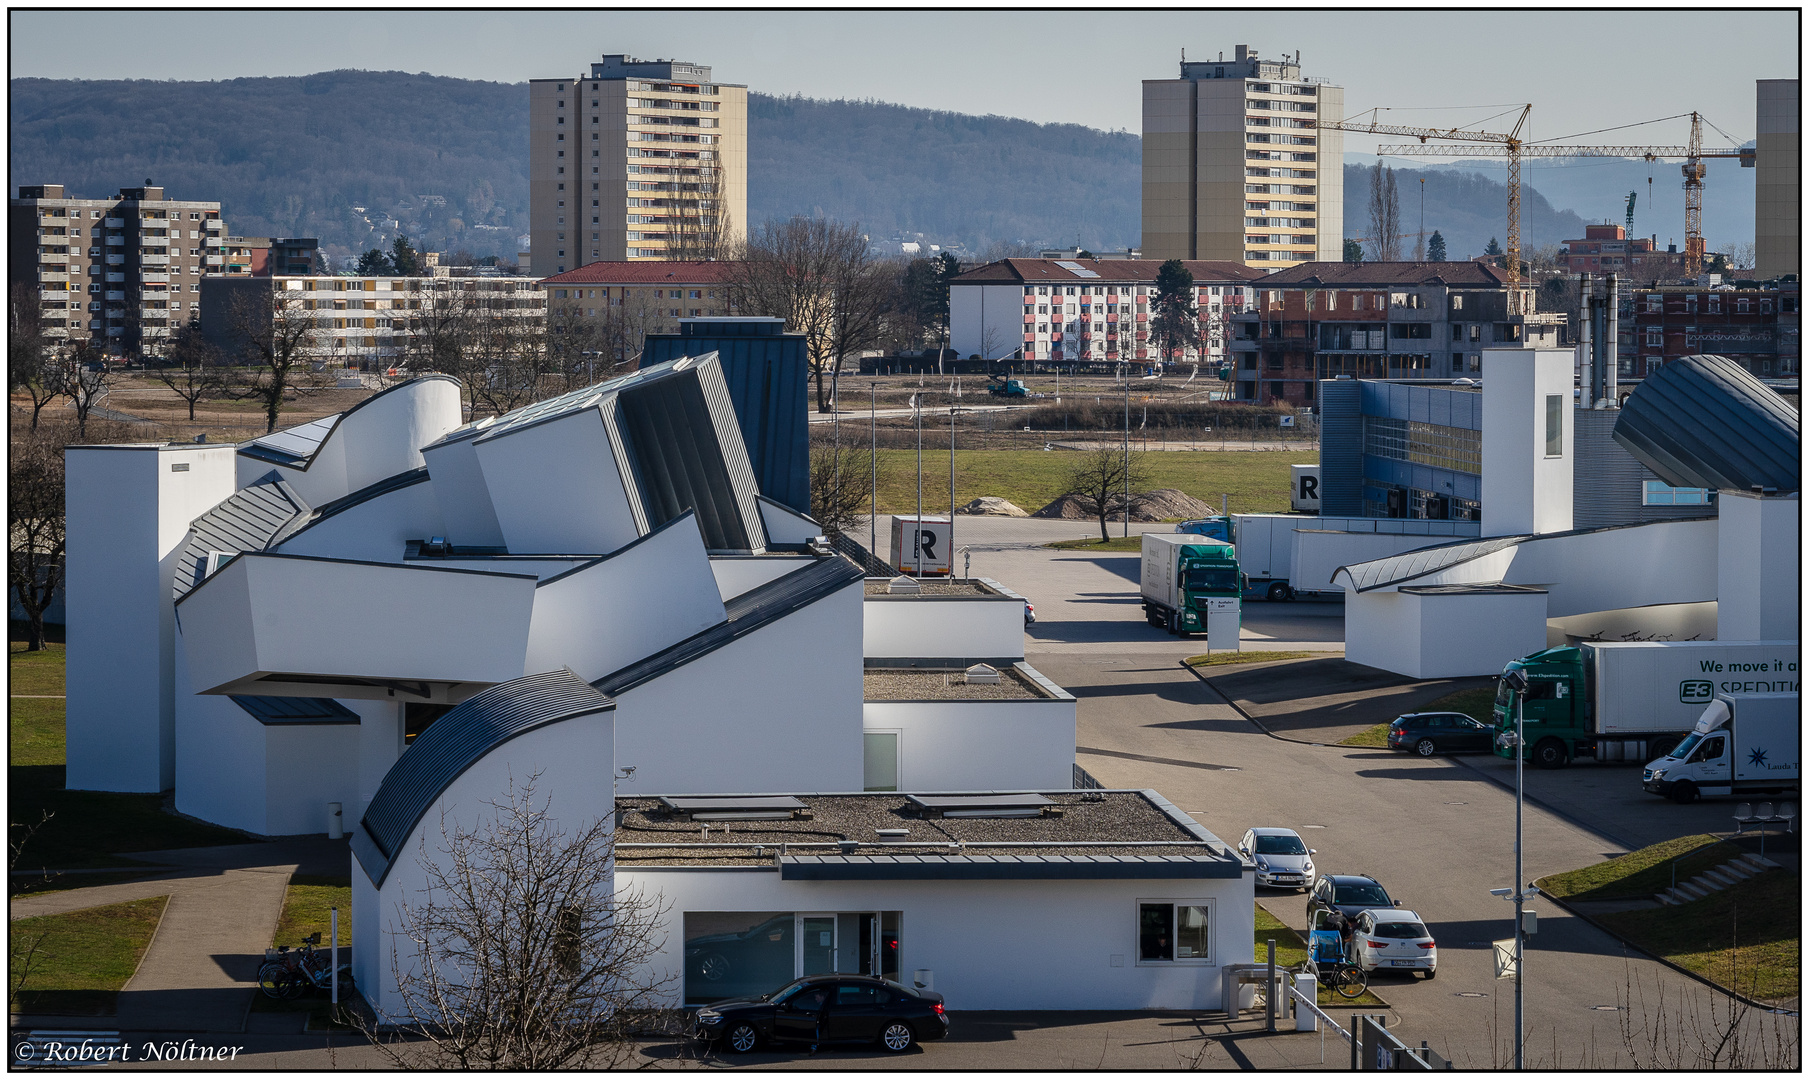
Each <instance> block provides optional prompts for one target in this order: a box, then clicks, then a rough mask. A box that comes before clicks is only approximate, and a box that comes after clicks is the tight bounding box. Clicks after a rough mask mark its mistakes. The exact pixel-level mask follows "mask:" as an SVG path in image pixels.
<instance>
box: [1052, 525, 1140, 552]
mask: <svg viewBox="0 0 1809 1080" xmlns="http://www.w3.org/2000/svg"><path fill="white" fill-rule="evenodd" d="M1074 524H1076V525H1078V526H1081V527H1083V528H1093V529H1096V528H1098V527H1099V523H1098V522H1097V521H1095V522H1085V521H1076V522H1075V523H1074ZM1123 527H1124V526H1123V525H1120V526H1119V528H1123ZM1043 546H1044V547H1048V548H1054V549H1055V550H1057V551H1128V552H1140V551H1142V550H1143V535H1142V534H1141V533H1132V534H1131V535H1129V536H1114V537H1112V538H1111V539H1110V540H1099V539H1096V538H1094V537H1091V536H1088V537H1084V538H1082V539H1080V540H1057V541H1055V542H1054V543H1050V544H1044V545H1043Z"/></svg>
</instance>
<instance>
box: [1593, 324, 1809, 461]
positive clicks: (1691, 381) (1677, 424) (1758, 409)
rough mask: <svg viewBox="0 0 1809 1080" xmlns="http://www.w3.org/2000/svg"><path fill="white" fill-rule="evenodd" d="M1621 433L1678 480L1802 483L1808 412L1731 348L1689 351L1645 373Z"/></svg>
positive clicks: (1619, 438)
mask: <svg viewBox="0 0 1809 1080" xmlns="http://www.w3.org/2000/svg"><path fill="white" fill-rule="evenodd" d="M1620 412H1621V415H1620V419H1619V420H1617V421H1616V422H1615V425H1614V441H1615V442H1617V443H1620V444H1621V445H1622V446H1624V447H1626V448H1627V451H1628V452H1629V453H1631V454H1632V455H1633V456H1634V457H1636V458H1638V459H1639V460H1640V462H1641V463H1642V464H1644V465H1645V466H1646V468H1648V469H1651V470H1652V471H1653V472H1654V473H1656V474H1657V475H1658V477H1659V479H1661V480H1663V481H1664V482H1665V483H1667V484H1670V485H1671V486H1672V487H1692V488H1710V489H1712V490H1717V491H1753V490H1754V489H1757V488H1762V489H1768V490H1770V491H1775V492H1791V491H1796V490H1799V489H1800V488H1801V487H1802V457H1801V448H1800V447H1799V446H1798V441H1799V439H1800V437H1801V429H1802V420H1801V417H1800V416H1798V414H1797V411H1796V410H1795V409H1792V408H1791V407H1790V405H1789V404H1788V403H1787V402H1785V400H1784V399H1783V398H1781V397H1779V396H1778V395H1777V393H1776V392H1775V391H1773V390H1772V389H1771V388H1770V387H1768V386H1766V385H1765V384H1764V383H1762V382H1760V381H1759V380H1758V379H1757V378H1755V377H1754V376H1753V375H1752V374H1751V373H1750V372H1748V371H1747V370H1746V369H1745V368H1743V367H1741V366H1740V365H1739V364H1737V363H1735V362H1734V361H1732V360H1729V359H1728V358H1727V357H1725V356H1686V357H1684V358H1683V359H1681V360H1673V361H1671V362H1669V363H1667V364H1665V365H1664V366H1663V367H1661V368H1659V369H1658V371H1657V372H1655V373H1653V374H1651V375H1648V376H1646V379H1645V381H1644V382H1642V383H1640V385H1639V388H1638V389H1636V390H1634V391H1633V394H1632V396H1630V397H1628V398H1627V402H1626V404H1625V405H1623V406H1622V407H1621V411H1620Z"/></svg>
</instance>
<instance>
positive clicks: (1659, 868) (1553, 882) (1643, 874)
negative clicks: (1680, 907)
mask: <svg viewBox="0 0 1809 1080" xmlns="http://www.w3.org/2000/svg"><path fill="white" fill-rule="evenodd" d="M1739 854H1740V852H1739V850H1738V849H1737V848H1734V847H1731V846H1729V845H1727V844H1720V843H1716V838H1715V837H1713V836H1709V835H1707V834H1699V835H1696V836H1680V837H1678V838H1676V839H1675V840H1666V841H1664V842H1663V843H1661V844H1653V845H1652V846H1651V847H1644V848H1640V849H1639V850H1638V851H1630V852H1628V853H1627V854H1625V855H1622V856H1620V857H1619V858H1616V859H1609V860H1607V861H1606V862H1599V863H1596V864H1595V865H1594V866H1585V867H1583V868H1582V869H1579V870H1566V871H1564V872H1563V873H1561V874H1552V875H1551V876H1549V877H1544V878H1540V879H1539V882H1538V885H1539V887H1540V888H1541V889H1544V890H1545V891H1546V892H1548V893H1551V894H1552V895H1553V896H1556V897H1558V898H1559V899H1561V900H1583V901H1588V900H1635V899H1643V898H1645V897H1649V896H1654V895H1656V894H1658V893H1659V892H1662V891H1663V890H1665V889H1668V888H1670V887H1671V884H1672V868H1671V861H1672V860H1673V859H1675V860H1677V867H1676V876H1675V879H1676V880H1677V881H1688V880H1689V879H1690V878H1692V877H1694V876H1695V875H1697V874H1699V873H1701V872H1702V871H1704V870H1707V869H1709V868H1711V867H1715V866H1719V865H1721V864H1722V863H1724V862H1727V861H1728V860H1730V859H1733V858H1736V857H1738V856H1739Z"/></svg>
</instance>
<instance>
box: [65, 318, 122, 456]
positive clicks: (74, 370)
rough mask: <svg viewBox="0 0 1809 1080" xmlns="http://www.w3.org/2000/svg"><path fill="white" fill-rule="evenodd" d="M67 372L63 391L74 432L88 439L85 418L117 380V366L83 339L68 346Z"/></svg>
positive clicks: (80, 437) (86, 419) (81, 437)
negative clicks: (70, 409) (69, 407)
mask: <svg viewBox="0 0 1809 1080" xmlns="http://www.w3.org/2000/svg"><path fill="white" fill-rule="evenodd" d="M67 367H68V369H69V370H68V373H67V374H66V375H64V377H63V387H64V390H63V392H64V393H65V394H67V395H69V404H70V406H71V407H73V408H74V409H75V435H76V438H77V439H82V440H86V439H87V438H88V417H89V415H90V414H91V413H92V412H93V411H94V408H95V406H97V405H99V404H100V403H101V402H102V401H104V400H105V399H106V397H107V395H108V394H110V393H112V392H113V385H114V384H115V383H117V382H118V381H119V369H117V368H115V367H113V365H112V364H110V363H108V361H107V355H106V354H105V353H103V352H101V351H100V350H99V349H97V348H95V347H94V346H93V345H92V344H90V343H88V342H86V341H78V342H76V343H74V344H73V345H71V346H70V347H69V359H68V361H67Z"/></svg>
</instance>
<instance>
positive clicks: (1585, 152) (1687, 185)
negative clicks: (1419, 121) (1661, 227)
mask: <svg viewBox="0 0 1809 1080" xmlns="http://www.w3.org/2000/svg"><path fill="white" fill-rule="evenodd" d="M1680 115H1681V114H1680ZM1689 115H1690V141H1689V145H1687V146H1554V145H1551V144H1549V143H1541V144H1538V145H1534V146H1527V145H1524V144H1523V145H1519V146H1516V147H1513V148H1511V149H1510V148H1507V147H1503V146H1500V145H1495V144H1491V143H1478V144H1476V145H1471V146H1445V145H1440V146H1418V145H1414V144H1407V145H1404V146H1378V147H1376V154H1377V155H1378V156H1380V155H1384V154H1388V155H1409V156H1413V157H1498V156H1500V155H1501V154H1502V153H1504V152H1505V153H1507V155H1508V205H1509V207H1510V208H1511V209H1510V210H1509V218H1508V221H1509V226H1508V227H1509V231H1510V234H1512V233H1513V232H1514V231H1515V230H1514V226H1515V224H1516V218H1517V210H1518V207H1519V203H1520V198H1519V195H1520V192H1519V186H1520V159H1521V158H1525V157H1541V158H1566V157H1615V158H1643V159H1645V160H1646V161H1657V160H1659V159H1660V158H1683V159H1684V163H1683V268H1684V273H1686V274H1697V273H1700V272H1701V271H1702V259H1703V256H1704V255H1705V254H1706V249H1705V246H1704V244H1703V240H1702V181H1703V178H1704V177H1705V176H1707V174H1708V166H1707V165H1705V164H1704V162H1705V161H1706V160H1707V159H1709V158H1738V159H1739V161H1740V164H1741V166H1742V167H1744V168H1752V167H1753V165H1754V164H1755V163H1756V162H1757V160H1758V159H1757V156H1756V152H1755V151H1754V150H1753V149H1752V148H1751V147H1745V148H1740V147H1726V148H1720V149H1711V150H1704V149H1703V148H1702V114H1701V113H1690V114H1689ZM1667 119H1669V118H1667ZM1516 130H1518V129H1516Z"/></svg>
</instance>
